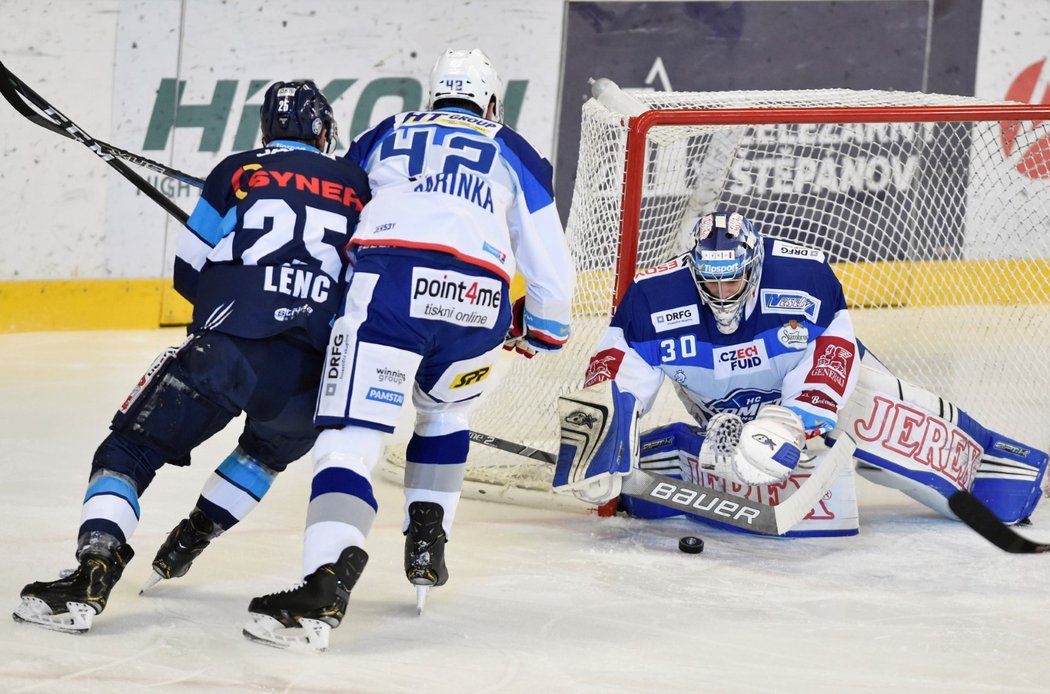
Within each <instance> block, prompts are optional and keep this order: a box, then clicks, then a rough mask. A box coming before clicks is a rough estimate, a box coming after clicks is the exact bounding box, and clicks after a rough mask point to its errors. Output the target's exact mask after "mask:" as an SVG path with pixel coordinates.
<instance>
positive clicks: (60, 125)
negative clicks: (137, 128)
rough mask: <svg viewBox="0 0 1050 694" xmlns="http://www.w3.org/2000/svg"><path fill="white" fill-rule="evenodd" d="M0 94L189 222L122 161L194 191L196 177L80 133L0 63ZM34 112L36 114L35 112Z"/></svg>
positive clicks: (199, 185) (200, 184) (33, 120)
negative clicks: (84, 148) (171, 179)
mask: <svg viewBox="0 0 1050 694" xmlns="http://www.w3.org/2000/svg"><path fill="white" fill-rule="evenodd" d="M0 94H3V96H4V98H5V99H7V101H8V103H10V104H11V106H13V107H14V109H15V110H16V111H18V112H19V113H20V114H22V115H23V116H24V117H25V118H26V119H27V120H29V121H30V122H31V123H35V124H36V125H39V126H40V127H42V128H46V129H47V130H50V131H51V132H54V133H58V134H59V135H62V136H63V137H68V138H69V139H71V140H75V141H77V142H79V143H80V144H82V145H84V146H85V147H87V148H88V149H90V150H91V151H92V152H94V153H95V155H96V156H98V157H99V158H100V159H102V160H103V161H105V162H106V163H107V164H109V165H110V166H112V167H113V168H114V169H116V170H117V172H119V173H120V175H121V176H123V177H124V178H126V179H128V180H129V181H131V183H132V184H133V185H134V186H135V187H136V188H138V189H139V190H140V191H142V192H143V193H144V194H145V195H146V196H147V197H149V199H150V200H152V201H153V202H155V203H157V204H158V205H160V206H161V207H162V208H164V211H165V212H167V213H168V214H170V215H171V216H172V217H174V218H175V219H177V220H178V221H179V222H180V223H182V224H185V223H186V220H187V219H188V218H189V215H187V214H186V212H184V211H183V210H182V209H181V208H180V207H179V206H178V205H176V204H175V203H173V202H172V201H171V200H169V199H168V198H167V196H165V195H164V194H163V193H161V192H160V191H159V190H157V189H156V188H155V187H153V186H152V185H150V183H149V182H148V181H146V179H144V178H142V177H141V176H139V175H138V174H137V173H135V172H134V171H133V170H132V169H131V168H129V167H128V166H127V164H125V163H124V161H122V160H127V161H128V162H130V163H132V164H135V165H136V166H141V167H143V168H147V169H151V170H153V171H156V172H157V173H161V174H164V175H165V176H168V177H170V178H174V179H176V180H178V181H182V182H183V183H188V184H190V185H192V186H195V187H197V188H202V187H203V186H204V181H203V180H201V179H200V178H197V177H196V176H191V175H189V174H187V173H183V172H182V171H179V170H178V169H173V168H171V167H168V166H165V165H164V164H161V163H159V162H156V161H153V160H152V159H147V158H146V157H143V156H140V155H138V154H135V153H133V152H128V151H127V150H123V149H120V148H119V147H114V146H113V145H111V144H109V143H106V142H102V141H101V140H96V139H95V138H93V137H91V135H89V134H88V133H86V132H85V131H84V130H83V129H81V128H80V126H78V125H77V124H76V123H74V122H73V121H71V120H70V119H69V118H67V117H66V116H65V115H63V114H62V112H60V111H59V110H58V109H56V108H55V107H54V106H52V105H51V104H50V103H49V102H48V101H47V100H46V99H45V98H44V97H42V96H40V95H39V94H37V93H36V92H35V91H33V90H32V89H30V88H29V87H28V86H27V85H26V84H25V83H24V82H22V80H20V79H19V78H18V77H17V76H15V74H14V73H13V72H11V71H10V70H8V69H7V66H6V65H4V64H3V63H2V62H0ZM34 108H35V109H38V110H34Z"/></svg>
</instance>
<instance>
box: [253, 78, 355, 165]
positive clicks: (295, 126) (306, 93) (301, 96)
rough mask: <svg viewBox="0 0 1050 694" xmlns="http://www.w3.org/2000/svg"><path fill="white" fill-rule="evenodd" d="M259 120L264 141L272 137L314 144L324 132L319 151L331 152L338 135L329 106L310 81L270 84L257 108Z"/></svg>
mask: <svg viewBox="0 0 1050 694" xmlns="http://www.w3.org/2000/svg"><path fill="white" fill-rule="evenodd" d="M259 121H260V125H261V128H262V135H263V143H264V144H265V143H267V142H271V141H273V140H297V141H299V142H307V143H309V144H314V143H316V142H317V138H318V136H320V135H321V132H322V131H324V132H325V133H326V135H325V138H324V141H323V142H322V143H321V151H322V152H324V153H325V154H331V153H332V152H333V151H335V144H336V141H337V140H338V138H339V136H338V132H337V128H336V124H335V116H334V115H333V114H332V106H331V104H329V103H328V99H326V98H325V96H324V94H322V93H321V90H320V89H318V88H317V85H316V84H314V83H313V82H312V81H311V80H304V81H302V82H275V83H274V84H272V85H271V86H270V88H269V89H267V90H266V96H265V97H264V98H263V104H262V106H261V107H260V108H259Z"/></svg>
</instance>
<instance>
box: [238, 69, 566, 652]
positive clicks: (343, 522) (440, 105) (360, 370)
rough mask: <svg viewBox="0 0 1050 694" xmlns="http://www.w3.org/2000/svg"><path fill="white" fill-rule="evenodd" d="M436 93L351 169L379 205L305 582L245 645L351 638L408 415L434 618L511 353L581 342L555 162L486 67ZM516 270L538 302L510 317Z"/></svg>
mask: <svg viewBox="0 0 1050 694" xmlns="http://www.w3.org/2000/svg"><path fill="white" fill-rule="evenodd" d="M430 92H431V110H428V111H421V112H416V111H414V112H409V113H401V114H398V115H396V116H392V117H390V118H387V119H386V120H384V121H382V122H381V123H379V124H378V125H377V126H375V127H374V128H372V129H370V130H368V131H366V132H365V133H362V134H361V135H359V136H358V137H356V138H355V140H354V142H353V143H352V144H351V146H350V151H349V153H348V155H347V156H348V157H349V158H350V159H352V160H354V161H356V162H359V163H360V164H361V165H362V166H363V167H364V168H365V169H366V170H367V171H368V175H369V181H370V184H371V187H372V191H373V198H372V201H371V202H370V203H369V204H368V205H367V207H366V208H365V211H364V213H363V215H362V217H361V224H360V227H359V229H358V231H357V234H356V235H355V236H354V240H353V250H354V256H355V265H354V274H353V277H352V279H351V280H350V285H349V288H348V289H347V292H346V296H345V305H344V308H343V311H342V315H341V317H340V318H339V319H338V320H337V321H336V323H335V326H334V328H333V330H332V337H331V339H330V341H329V345H328V354H327V358H326V368H325V373H324V381H323V383H322V385H321V391H320V395H319V398H318V404H317V415H316V422H317V424H318V425H319V426H321V427H323V428H324V431H323V432H322V433H321V435H320V437H319V438H318V442H317V445H316V447H315V448H314V456H313V457H314V477H313V486H312V489H311V494H310V505H309V509H308V512H307V522H306V536H305V541H304V542H305V546H304V551H303V576H304V577H305V578H304V583H303V584H302V585H301V586H300V587H298V588H296V589H294V590H291V591H285V592H282V593H277V594H274V595H267V596H264V597H260V598H256V599H255V600H253V601H252V603H251V605H250V606H249V612H250V613H251V618H252V621H251V622H250V623H249V624H248V626H246V628H245V633H246V634H248V635H249V637H251V638H255V639H259V640H262V641H265V642H267V643H268V644H272V645H280V646H287V645H289V644H291V643H304V642H305V644H306V645H308V646H309V647H313V648H323V647H324V644H326V643H327V639H328V632H329V630H330V628H331V627H334V626H337V625H338V624H339V623H340V620H341V619H342V616H343V612H344V610H345V609H346V604H347V602H346V601H347V592H346V591H347V590H348V589H349V588H351V587H352V586H353V583H354V581H356V578H357V576H358V575H359V573H360V570H361V568H363V566H364V563H365V561H366V560H367V553H366V551H365V549H364V548H365V544H366V538H367V536H368V533H369V530H370V529H371V526H372V523H373V521H374V519H375V516H376V511H377V504H376V499H375V496H374V494H373V493H372V482H371V476H372V471H373V470H374V468H375V466H376V464H377V463H378V462H379V459H380V456H381V455H382V452H383V441H384V438H385V435H386V434H387V433H390V432H392V431H393V430H394V427H395V425H396V424H397V423H398V419H399V417H400V415H401V408H402V405H404V403H405V402H407V401H409V400H410V399H411V401H412V404H413V405H414V406H415V410H416V418H415V422H414V426H413V433H412V437H411V439H410V441H409V443H408V448H407V451H406V459H407V464H406V466H405V506H404V525H403V529H404V531H405V535H406V537H405V556H404V558H405V563H404V568H405V575H406V577H407V578H408V580H409V582H410V583H412V584H413V585H415V586H417V600H418V601H419V603H418V604H419V608H420V609H422V601H423V599H424V596H425V595H426V591H427V590H428V589H429V587H432V586H440V585H442V584H443V583H445V581H446V580H447V579H448V570H447V568H446V566H445V559H444V548H445V543H446V541H447V539H448V538H449V537H450V535H451V530H452V523H453V519H454V517H455V513H456V509H457V506H458V504H459V497H460V490H461V487H462V484H463V476H464V471H465V464H466V459H467V450H468V446H469V432H468V422H467V416H468V413H469V411H470V408H471V406H472V405H473V403H474V402H476V400H477V398H478V396H480V395H481V394H482V393H483V392H484V390H485V388H486V387H487V386H488V385H489V384H490V383H491V382H492V379H491V374H492V371H493V369H494V368H495V367H496V361H497V358H498V356H499V355H500V354H501V348H504V347H506V348H513V349H515V350H517V351H518V352H520V353H522V354H524V355H525V356H532V355H533V354H535V353H536V352H537V351H553V350H557V349H559V348H561V346H562V345H563V344H564V343H565V342H566V340H567V339H568V338H569V306H570V302H571V298H572V289H573V286H574V271H573V267H572V264H571V260H570V257H569V253H568V248H567V245H566V242H565V239H564V234H563V230H562V226H561V221H560V219H559V218H558V213H557V210H556V208H555V206H554V194H553V187H552V180H551V166H550V164H549V163H548V162H547V160H546V159H544V158H543V157H542V156H540V154H539V153H538V152H537V151H536V150H535V149H534V148H533V147H532V146H531V145H530V144H529V143H528V142H526V141H525V139H524V138H522V137H521V136H520V135H518V134H517V133H516V132H514V131H513V130H512V129H510V128H509V127H507V126H506V125H504V124H502V118H503V116H502V114H503V87H502V81H501V80H500V78H499V75H498V74H497V73H496V71H495V69H494V68H493V67H492V64H491V62H490V61H489V60H488V58H487V57H486V56H485V54H484V53H482V52H481V51H479V50H476V49H475V50H470V51H466V50H449V51H447V52H445V54H444V55H442V56H441V57H440V58H439V59H438V61H437V63H436V65H435V66H434V70H433V72H432V73H431V78H430ZM515 272H520V273H521V274H522V275H523V276H524V278H525V296H524V297H522V298H521V299H520V300H519V301H518V302H516V304H515V305H514V306H513V307H512V306H511V303H510V301H509V298H508V297H509V293H508V292H509V284H510V281H511V278H512V277H513V276H514V274H515Z"/></svg>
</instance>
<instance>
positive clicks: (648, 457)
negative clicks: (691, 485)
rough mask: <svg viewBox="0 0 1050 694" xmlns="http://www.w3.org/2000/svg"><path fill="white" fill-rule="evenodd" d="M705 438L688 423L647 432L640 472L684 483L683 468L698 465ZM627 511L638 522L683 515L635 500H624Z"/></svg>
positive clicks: (621, 500)
mask: <svg viewBox="0 0 1050 694" xmlns="http://www.w3.org/2000/svg"><path fill="white" fill-rule="evenodd" d="M702 441H703V437H702V436H701V435H700V432H699V430H698V429H697V428H696V427H694V426H690V425H688V424H686V423H684V422H674V423H672V424H666V425H664V426H661V427H656V428H655V429H650V430H649V431H646V432H643V433H642V435H641V453H640V458H639V460H638V468H639V469H640V470H645V471H646V472H655V473H657V474H661V475H666V476H668V477H670V478H672V479H682V475H681V470H682V465H693V466H695V465H696V464H697V455H698V454H699V452H700V444H701V442H702ZM620 502H621V503H622V504H623V509H624V510H625V511H626V512H627V513H629V514H631V515H632V516H634V517H636V518H648V519H657V518H670V517H672V516H680V515H682V514H681V512H679V511H676V510H675V509H673V508H668V507H667V506H661V505H659V504H654V503H653V502H651V501H645V500H644V499H639V498H637V497H633V496H626V495H624V496H621V497H620Z"/></svg>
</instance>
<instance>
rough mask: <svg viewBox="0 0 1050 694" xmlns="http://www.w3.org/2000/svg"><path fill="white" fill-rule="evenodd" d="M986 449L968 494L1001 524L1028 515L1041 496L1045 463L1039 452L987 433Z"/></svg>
mask: <svg viewBox="0 0 1050 694" xmlns="http://www.w3.org/2000/svg"><path fill="white" fill-rule="evenodd" d="M989 434H990V437H989V440H988V442H987V443H988V445H987V447H986V448H985V451H984V455H983V456H982V457H981V462H980V463H978V464H977V473H976V475H975V476H974V480H973V489H971V490H970V491H971V493H972V494H973V495H974V496H976V497H977V498H978V499H980V500H981V501H982V502H983V503H984V505H985V506H987V507H988V508H989V509H991V510H992V513H994V514H995V515H996V517H997V518H999V520H1001V521H1002V522H1004V523H1016V522H1017V521H1020V520H1023V519H1025V518H1027V517H1028V516H1030V515H1032V511H1034V510H1035V507H1036V505H1037V504H1038V503H1039V500H1040V499H1041V498H1042V496H1043V490H1042V483H1043V480H1044V479H1045V478H1046V467H1047V462H1048V460H1050V458H1048V456H1047V454H1046V453H1044V452H1043V451H1037V450H1035V449H1033V448H1032V447H1031V446H1028V445H1025V444H1023V443H1021V442H1019V441H1014V440H1013V439H1008V438H1006V437H1005V436H1000V435H999V434H997V433H995V432H994V431H990V432H989Z"/></svg>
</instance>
